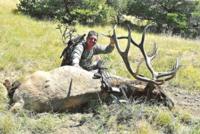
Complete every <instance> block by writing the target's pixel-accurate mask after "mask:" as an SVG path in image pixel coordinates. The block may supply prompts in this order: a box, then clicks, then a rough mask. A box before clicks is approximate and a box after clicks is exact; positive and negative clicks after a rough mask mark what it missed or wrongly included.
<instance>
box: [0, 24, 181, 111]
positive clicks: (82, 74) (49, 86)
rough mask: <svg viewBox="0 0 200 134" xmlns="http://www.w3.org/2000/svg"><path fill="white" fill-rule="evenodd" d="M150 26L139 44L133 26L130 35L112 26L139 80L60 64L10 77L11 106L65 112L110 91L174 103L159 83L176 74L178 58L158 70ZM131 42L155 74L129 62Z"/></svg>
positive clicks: (8, 83)
mask: <svg viewBox="0 0 200 134" xmlns="http://www.w3.org/2000/svg"><path fill="white" fill-rule="evenodd" d="M147 28H148V27H146V28H145V29H144V32H143V35H142V39H141V42H140V43H139V44H137V43H136V42H135V41H134V40H133V39H132V37H131V30H130V29H128V36H123V37H117V35H116V31H115V28H114V29H113V38H114V40H115V43H116V48H117V50H118V52H119V54H120V56H121V57H122V59H123V61H124V63H125V65H126V68H127V70H128V71H129V73H130V74H131V75H132V76H133V77H134V78H135V79H136V80H130V79H125V78H120V77H116V76H107V77H104V76H105V75H104V74H103V73H101V74H102V77H101V79H93V76H94V74H93V73H92V72H88V71H86V70H83V69H81V68H77V67H72V66H63V67H59V68H56V69H53V70H51V71H49V72H45V71H37V72H35V73H33V74H31V75H30V76H28V77H27V78H26V79H25V80H24V81H23V82H21V84H20V83H19V82H15V83H13V84H11V83H10V82H9V81H7V80H6V81H5V83H4V85H5V86H6V88H7V90H8V95H9V97H10V99H11V101H10V103H11V105H12V106H11V110H12V111H16V110H18V109H21V108H25V109H28V110H31V111H35V112H48V111H55V112H64V111H68V110H70V109H76V108H77V107H81V106H83V105H85V104H87V103H88V102H90V101H91V100H93V99H94V100H99V99H100V98H102V97H104V96H110V94H113V95H116V96H119V97H120V96H123V97H125V98H126V99H127V100H130V99H131V98H132V99H134V98H139V97H145V100H151V99H156V100H160V101H165V102H166V101H170V102H171V106H173V102H172V101H171V99H170V98H169V97H167V96H166V95H165V93H164V92H163V91H162V89H161V88H160V85H162V84H164V82H165V81H168V80H170V79H172V78H173V77H174V76H175V75H176V72H177V70H178V69H179V64H178V60H177V62H176V64H175V66H174V67H173V68H172V69H171V70H170V71H168V72H156V71H155V70H154V69H153V67H152V65H151V61H152V60H153V59H154V58H155V55H156V52H157V47H156V46H154V49H153V51H152V54H151V55H147V53H146V51H145V50H144V38H145V32H146V29H147ZM119 39H127V40H128V45H127V48H126V49H125V51H124V52H123V51H121V50H120V48H119V41H118V40H119ZM131 44H133V45H134V46H135V47H137V48H138V49H139V50H140V51H141V53H142V55H143V57H144V61H145V63H146V66H147V68H148V69H149V71H150V72H151V74H152V78H148V77H145V76H143V75H140V74H138V72H137V71H135V70H133V69H132V67H131V66H130V62H129V60H128V53H129V49H130V45H131ZM138 68H139V66H138ZM136 70H138V69H136Z"/></svg>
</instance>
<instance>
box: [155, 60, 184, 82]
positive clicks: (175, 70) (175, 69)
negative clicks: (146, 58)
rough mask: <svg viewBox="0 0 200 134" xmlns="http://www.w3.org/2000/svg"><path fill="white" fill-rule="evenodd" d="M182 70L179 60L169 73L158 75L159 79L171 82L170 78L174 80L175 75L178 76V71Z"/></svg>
mask: <svg viewBox="0 0 200 134" xmlns="http://www.w3.org/2000/svg"><path fill="white" fill-rule="evenodd" d="M179 68H180V64H179V59H178V58H177V59H176V64H175V65H174V66H173V67H172V69H171V70H170V71H168V72H160V73H158V76H157V79H159V78H162V77H167V78H165V79H164V80H165V81H166V80H169V78H171V77H172V78H173V77H174V75H175V74H176V72H177V71H178V69H179Z"/></svg>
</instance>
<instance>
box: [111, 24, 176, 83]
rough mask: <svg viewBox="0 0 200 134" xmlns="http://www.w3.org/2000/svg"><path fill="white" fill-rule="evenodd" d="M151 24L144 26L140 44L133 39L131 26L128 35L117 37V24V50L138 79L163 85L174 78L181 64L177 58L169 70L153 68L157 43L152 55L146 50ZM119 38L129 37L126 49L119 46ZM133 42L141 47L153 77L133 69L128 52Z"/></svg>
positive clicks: (115, 38)
mask: <svg viewBox="0 0 200 134" xmlns="http://www.w3.org/2000/svg"><path fill="white" fill-rule="evenodd" d="M150 26H151V25H147V26H146V27H145V28H144V31H143V34H142V39H141V42H140V43H139V44H137V43H136V42H135V41H134V40H133V39H132V37H131V30H130V27H128V36H121V37H117V36H116V31H115V29H116V25H115V26H114V28H113V39H114V41H115V44H116V48H117V51H118V52H119V54H120V56H121V57H122V59H123V61H124V63H125V65H126V68H127V70H128V71H129V73H130V74H131V75H132V76H133V77H134V78H135V79H138V80H141V81H145V82H152V83H154V84H156V85H161V84H163V83H164V82H165V81H168V80H170V79H172V78H173V77H174V76H175V75H176V72H177V70H178V69H179V67H180V66H179V62H178V59H177V60H176V64H175V65H174V66H173V67H172V69H171V70H170V71H168V72H156V71H155V70H154V69H153V67H152V65H151V61H152V60H153V59H154V58H155V56H156V54H157V46H156V44H154V47H153V50H152V52H151V54H150V55H147V53H146V51H145V50H144V39H145V33H146V30H147V28H149V27H150ZM118 39H127V40H128V44H127V47H126V49H125V51H121V49H120V47H119V41H118ZM131 43H132V44H133V45H134V46H136V47H137V48H139V50H140V51H141V53H142V55H143V57H144V60H145V63H146V66H147V68H148V69H149V71H150V72H151V75H152V78H147V77H145V76H142V75H140V74H138V73H137V71H135V70H133V69H132V68H131V66H130V63H129V60H128V52H129V49H130V44H131ZM138 67H139V66H138ZM136 70H138V69H136Z"/></svg>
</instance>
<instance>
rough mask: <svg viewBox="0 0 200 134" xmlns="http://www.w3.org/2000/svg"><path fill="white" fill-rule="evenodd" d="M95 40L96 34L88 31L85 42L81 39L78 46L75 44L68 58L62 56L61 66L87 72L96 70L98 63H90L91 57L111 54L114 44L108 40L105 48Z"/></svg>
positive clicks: (96, 38)
mask: <svg viewBox="0 0 200 134" xmlns="http://www.w3.org/2000/svg"><path fill="white" fill-rule="evenodd" d="M97 40H98V34H97V33H96V32H95V31H90V32H89V33H88V35H87V38H86V40H84V39H83V40H82V41H80V42H79V43H78V44H75V46H74V48H73V50H72V52H71V54H70V57H66V56H65V54H64V55H63V61H62V63H61V66H64V65H72V66H76V67H79V66H80V67H82V68H83V69H85V70H88V71H90V70H96V69H98V65H97V64H98V61H97V62H95V63H93V62H92V57H93V55H97V54H107V53H111V52H112V51H113V49H114V45H115V43H114V40H113V39H112V38H110V44H109V45H107V46H106V47H105V46H100V45H97V44H96V43H97Z"/></svg>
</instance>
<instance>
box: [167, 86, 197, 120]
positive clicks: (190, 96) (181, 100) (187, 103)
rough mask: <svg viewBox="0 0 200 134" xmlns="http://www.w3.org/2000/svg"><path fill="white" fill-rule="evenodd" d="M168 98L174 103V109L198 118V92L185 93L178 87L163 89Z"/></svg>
mask: <svg viewBox="0 0 200 134" xmlns="http://www.w3.org/2000/svg"><path fill="white" fill-rule="evenodd" d="M165 91H166V92H167V94H168V96H169V97H170V98H171V99H172V100H173V101H174V103H175V107H176V108H180V109H182V110H184V111H187V112H189V113H191V115H192V116H197V117H200V92H198V91H186V90H183V89H181V88H178V87H170V86H167V87H165Z"/></svg>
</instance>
